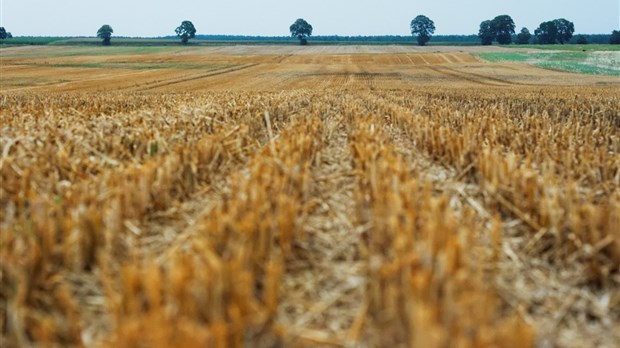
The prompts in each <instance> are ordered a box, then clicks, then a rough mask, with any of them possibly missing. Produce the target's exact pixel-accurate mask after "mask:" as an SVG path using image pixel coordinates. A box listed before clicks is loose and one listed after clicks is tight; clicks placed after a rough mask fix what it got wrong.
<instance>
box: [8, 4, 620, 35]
mask: <svg viewBox="0 0 620 348" xmlns="http://www.w3.org/2000/svg"><path fill="white" fill-rule="evenodd" d="M419 14H423V15H426V16H427V17H429V18H431V19H432V20H433V21H434V22H435V27H436V28H437V29H436V31H435V34H436V35H447V34H462V35H466V34H476V33H477V32H478V27H479V25H480V22H482V21H483V20H486V19H492V18H493V17H495V16H497V15H502V14H508V15H510V16H511V17H512V19H513V20H514V22H515V24H516V26H517V32H518V31H519V30H520V28H521V27H527V28H528V29H529V30H530V31H531V32H534V29H536V28H537V27H538V25H539V24H540V23H541V22H543V21H547V20H552V19H555V18H566V19H568V20H570V21H572V22H573V23H575V33H583V34H594V33H597V34H598V33H605V34H607V33H611V31H612V30H618V29H620V0H590V1H584V0H469V1H465V0H425V1H421V0H383V1H380V0H372V1H371V0H314V1H303V2H302V1H300V2H298V3H296V2H293V1H282V0H219V1H216V0H179V1H163V0H0V26H3V27H5V28H6V30H7V31H9V32H11V33H12V34H13V35H14V36H95V34H96V32H97V29H99V27H100V26H101V25H103V24H109V25H111V26H112V28H113V29H114V35H115V36H131V37H134V36H139V37H153V36H167V35H174V28H176V27H177V26H178V25H179V24H180V23H181V22H182V21H183V20H190V21H192V22H193V23H194V26H195V27H196V29H197V34H228V35H260V36H287V35H289V32H288V27H289V26H290V25H291V24H292V23H293V22H294V21H295V19H297V18H304V19H305V20H306V21H308V22H309V23H310V24H311V25H312V26H313V27H314V31H313V35H342V36H348V35H352V36H357V35H410V30H409V23H410V22H411V20H412V19H413V18H414V17H415V16H417V15H419Z"/></svg>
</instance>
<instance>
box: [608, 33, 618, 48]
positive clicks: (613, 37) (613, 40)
mask: <svg viewBox="0 0 620 348" xmlns="http://www.w3.org/2000/svg"><path fill="white" fill-rule="evenodd" d="M609 44H610V45H620V30H614V31H612V32H611V36H610V37H609Z"/></svg>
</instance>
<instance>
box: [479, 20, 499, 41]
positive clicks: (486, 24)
mask: <svg viewBox="0 0 620 348" xmlns="http://www.w3.org/2000/svg"><path fill="white" fill-rule="evenodd" d="M478 37H479V38H480V42H481V43H482V44H483V45H484V46H488V45H491V44H492V43H493V39H494V38H495V33H494V32H493V27H492V25H491V21H490V20H486V21H482V22H481V23H480V30H478Z"/></svg>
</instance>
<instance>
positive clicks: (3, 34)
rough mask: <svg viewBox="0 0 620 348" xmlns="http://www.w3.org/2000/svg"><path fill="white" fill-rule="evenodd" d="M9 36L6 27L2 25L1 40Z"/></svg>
mask: <svg viewBox="0 0 620 348" xmlns="http://www.w3.org/2000/svg"><path fill="white" fill-rule="evenodd" d="M6 38H7V34H6V29H4V27H0V40H4V39H6Z"/></svg>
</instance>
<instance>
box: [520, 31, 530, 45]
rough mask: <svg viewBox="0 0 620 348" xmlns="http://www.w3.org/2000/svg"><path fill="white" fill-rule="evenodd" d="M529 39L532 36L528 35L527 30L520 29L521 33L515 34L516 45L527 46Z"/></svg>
mask: <svg viewBox="0 0 620 348" xmlns="http://www.w3.org/2000/svg"><path fill="white" fill-rule="evenodd" d="M531 38H532V34H530V31H529V30H527V28H525V27H523V28H521V32H520V33H519V34H517V43H518V44H519V45H527V44H528V43H530V39H531Z"/></svg>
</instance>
